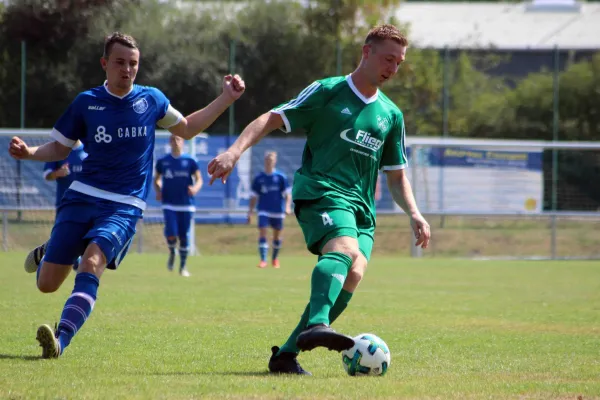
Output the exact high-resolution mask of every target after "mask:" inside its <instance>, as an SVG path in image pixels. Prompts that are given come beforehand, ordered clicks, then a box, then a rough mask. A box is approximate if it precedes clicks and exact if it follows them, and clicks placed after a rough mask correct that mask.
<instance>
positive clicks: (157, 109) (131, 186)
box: [9, 32, 245, 358]
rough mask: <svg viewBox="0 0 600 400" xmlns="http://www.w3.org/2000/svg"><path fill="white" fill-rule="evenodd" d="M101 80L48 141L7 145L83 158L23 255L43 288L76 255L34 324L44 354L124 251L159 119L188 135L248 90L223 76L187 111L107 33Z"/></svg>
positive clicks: (144, 192) (139, 207) (22, 155)
mask: <svg viewBox="0 0 600 400" xmlns="http://www.w3.org/2000/svg"><path fill="white" fill-rule="evenodd" d="M100 63H101V65H102V68H103V70H104V71H105V72H106V81H105V82H104V84H103V85H101V86H98V87H95V88H93V89H90V90H87V91H85V92H82V93H80V94H79V95H78V96H77V97H76V98H75V100H74V101H73V102H72V103H71V105H70V106H69V107H68V108H67V110H66V111H65V113H64V114H63V115H62V116H61V117H60V118H59V120H58V122H57V123H56V125H55V126H54V129H53V130H52V132H51V134H50V135H51V137H52V139H54V140H53V141H51V142H49V143H47V144H44V145H42V146H39V147H28V146H27V144H25V142H24V141H23V140H22V139H20V138H18V137H13V138H12V140H11V142H10V144H9V153H10V155H11V156H12V157H14V158H16V159H20V160H25V159H28V160H36V161H45V162H50V161H58V160H63V159H65V158H67V156H68V155H69V153H70V152H71V149H72V147H73V145H74V144H75V143H76V142H77V140H81V142H82V143H83V145H84V147H85V149H86V152H87V153H88V156H87V158H86V159H85V160H84V161H83V170H82V171H81V173H79V174H78V175H77V177H76V179H75V181H74V182H73V183H72V184H71V186H70V187H69V189H68V190H67V191H66V192H65V194H64V196H63V199H62V201H61V203H60V206H59V208H58V212H57V217H56V222H55V223H54V227H53V228H52V233H51V235H50V240H49V241H48V242H47V243H45V244H43V245H41V246H39V247H38V248H36V249H34V250H33V251H32V252H31V253H30V254H29V255H28V257H27V259H26V261H25V269H26V270H27V271H28V272H35V271H37V287H38V288H39V290H40V291H41V292H44V293H50V292H54V291H56V290H57V289H58V288H59V287H60V286H61V284H62V283H63V282H64V280H65V279H66V278H67V276H68V274H69V272H70V271H71V266H72V264H73V263H74V262H75V260H77V258H78V257H80V256H81V260H80V263H79V268H78V271H77V276H76V277H75V287H74V289H73V292H72V294H71V296H70V297H69V298H68V299H67V302H66V304H65V306H64V309H63V311H62V315H61V318H60V322H59V323H58V326H57V328H56V330H55V331H53V330H52V329H51V328H50V326H48V325H41V326H40V327H39V328H38V330H37V340H38V341H39V342H40V346H41V347H42V357H44V358H55V357H58V356H60V355H61V354H62V353H63V352H64V350H65V348H66V347H67V346H68V345H69V343H70V342H71V339H72V338H73V336H74V335H75V334H76V333H77V332H78V331H79V330H80V329H81V327H82V325H83V324H84V322H85V321H86V320H87V318H88V317H89V315H90V313H91V311H92V309H93V308H94V304H95V302H96V293H97V291H98V285H99V283H100V277H101V276H102V273H103V272H104V270H105V269H106V268H109V269H116V268H117V266H118V265H119V263H120V262H121V261H122V260H123V257H124V256H125V254H126V252H127V249H128V248H129V245H130V244H131V241H132V239H133V235H134V233H135V227H136V223H137V221H138V219H139V218H140V217H141V216H142V213H143V211H144V209H145V207H146V198H147V196H148V191H149V188H150V185H151V184H152V161H153V159H152V158H153V151H154V138H155V126H156V125H158V126H160V127H162V128H165V129H168V130H169V131H170V132H171V133H172V134H174V135H177V136H180V137H183V138H185V139H190V138H192V137H194V136H195V135H197V134H198V133H200V132H201V131H203V130H204V129H206V128H207V127H208V126H210V124H212V123H213V122H214V121H215V119H216V118H217V117H218V116H219V115H221V114H222V113H223V112H224V111H225V110H226V109H227V108H228V107H229V106H230V105H231V104H232V103H233V102H234V101H235V100H237V99H238V98H239V97H240V96H241V95H242V93H243V92H244V89H245V88H244V82H243V81H242V79H241V78H240V77H239V76H237V75H236V76H231V75H227V76H226V77H225V78H224V79H223V93H222V94H221V95H220V96H219V97H217V98H216V99H215V100H214V101H213V102H212V103H210V104H209V105H208V106H206V107H205V108H203V109H201V110H198V111H196V112H194V113H193V114H191V115H188V116H187V117H185V118H184V117H183V116H182V115H181V114H180V113H179V112H178V111H177V110H176V109H175V108H173V106H171V105H170V102H169V100H168V99H167V98H166V97H165V95H164V94H163V93H162V92H161V91H160V90H158V89H156V88H153V87H146V86H139V85H134V84H133V82H134V79H135V77H136V74H137V72H138V68H139V63H140V52H139V50H138V46H137V43H136V42H135V40H134V39H133V38H132V37H131V36H128V35H124V34H121V33H118V32H117V33H113V34H111V35H110V36H108V37H107V38H106V40H105V43H104V53H103V56H102V58H101V59H100Z"/></svg>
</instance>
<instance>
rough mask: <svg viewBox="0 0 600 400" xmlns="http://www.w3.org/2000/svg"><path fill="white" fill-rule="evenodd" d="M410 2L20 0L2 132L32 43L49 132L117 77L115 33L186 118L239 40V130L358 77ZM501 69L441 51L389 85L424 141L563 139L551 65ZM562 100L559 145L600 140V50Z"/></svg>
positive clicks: (415, 61) (573, 74)
mask: <svg viewBox="0 0 600 400" xmlns="http://www.w3.org/2000/svg"><path fill="white" fill-rule="evenodd" d="M397 3H398V0H369V1H365V0H316V1H311V2H308V3H307V2H304V3H300V2H299V3H294V2H289V1H282V0H279V1H278V0H270V1H263V0H258V1H253V2H250V3H246V5H245V6H244V7H240V6H239V3H236V2H212V3H202V6H198V7H196V6H194V5H190V6H189V7H180V6H178V5H177V3H169V2H164V1H159V0H126V1H116V0H111V1H104V0H103V1H100V0H78V1H76V2H72V1H59V0H16V1H12V2H10V3H9V5H8V6H7V7H6V8H5V9H0V20H2V21H3V23H2V24H1V27H0V125H1V126H18V123H19V104H20V83H19V82H20V73H21V71H20V60H21V41H25V42H26V43H27V74H26V77H27V91H26V95H27V102H26V103H27V107H26V121H27V126H29V127H46V128H47V127H49V126H51V125H52V124H53V123H54V122H55V120H56V119H57V118H58V116H59V115H60V114H61V113H62V111H63V110H64V109H65V108H66V106H67V105H68V104H69V102H70V101H71V100H72V99H73V98H74V97H75V95H76V94H77V93H78V92H79V91H81V90H83V89H85V88H88V87H92V86H96V85H98V84H100V83H101V82H102V81H103V79H104V77H103V72H102V70H101V68H100V65H99V58H100V56H101V54H102V43H103V38H104V36H105V35H106V34H107V33H110V32H112V31H115V30H120V31H124V32H128V33H131V34H132V35H134V36H135V37H136V38H137V40H138V41H139V43H140V47H141V56H142V59H141V68H140V72H139V75H138V83H141V84H146V85H155V86H157V87H159V88H160V89H161V90H163V91H164V92H165V93H166V94H167V96H168V97H169V98H171V99H172V102H173V104H174V105H175V106H176V107H177V108H178V109H180V110H181V111H182V112H184V113H188V112H192V111H194V110H196V109H198V108H199V107H202V106H204V105H206V104H207V103H208V102H209V101H210V100H211V99H212V98H214V97H215V96H216V95H217V94H218V93H219V92H220V82H221V78H222V76H223V75H224V74H226V73H228V72H229V70H230V67H232V66H231V65H230V62H229V61H230V60H229V58H230V57H229V52H230V46H231V43H235V51H236V57H235V63H234V64H235V65H234V66H233V69H234V72H236V73H240V74H242V75H243V77H244V79H245V80H246V83H247V88H248V89H247V93H246V95H245V96H244V97H243V98H242V99H241V100H240V101H239V102H238V103H237V104H236V109H235V116H236V118H235V123H236V127H235V128H236V130H237V131H239V130H240V129H241V128H242V127H243V126H244V125H245V124H247V123H248V122H249V121H251V120H252V119H253V118H255V117H256V116H257V115H259V114H261V113H263V112H265V111H267V110H269V109H270V108H271V107H273V106H275V105H277V104H279V103H281V102H283V101H285V100H288V99H289V98H291V97H293V96H294V95H295V94H297V93H298V92H299V91H300V90H301V89H302V88H303V87H305V86H307V85H308V84H310V83H311V82H312V81H313V80H315V79H319V78H322V77H325V76H331V75H334V74H337V73H341V74H347V73H349V72H351V71H352V70H353V69H354V68H355V67H356V66H357V64H358V62H359V61H360V49H361V45H362V41H363V40H364V36H365V34H366V32H367V30H368V29H369V28H370V27H371V26H372V25H374V24H376V23H381V22H394V21H389V20H386V15H389V14H388V11H389V7H393V6H395V5H397ZM302 4H308V6H305V5H302ZM235 7H237V8H235ZM233 10H236V11H235V12H234V11H233ZM401 28H403V27H401ZM404 28H405V27H404ZM409 37H410V32H409ZM501 62H502V60H497V59H494V58H493V57H491V56H485V55H484V56H473V55H469V54H467V53H459V52H452V56H451V57H450V62H448V59H446V58H444V57H443V54H442V53H441V52H439V51H437V50H431V49H416V48H409V51H408V55H407V61H406V63H405V64H404V65H403V66H402V67H401V69H400V71H399V73H398V77H397V78H396V79H394V80H393V81H392V82H390V83H389V84H388V85H387V86H386V87H385V88H384V91H385V92H386V93H387V94H388V96H390V97H391V98H392V99H393V100H394V101H395V102H396V103H397V104H398V105H399V107H400V108H401V109H402V110H403V112H404V114H405V119H406V122H407V131H408V133H409V134H410V135H433V136H439V135H441V134H442V133H443V128H444V117H446V118H447V120H446V122H447V124H446V126H447V129H448V133H449V134H450V135H452V136H471V137H495V138H532V139H551V138H552V133H553V92H554V90H553V79H552V74H551V73H549V72H548V71H540V72H539V73H535V74H531V75H530V76H528V77H527V78H525V79H523V80H521V81H519V82H517V84H516V86H509V84H508V82H506V81H505V80H504V79H502V77H497V76H494V75H493V74H491V73H490V72H489V66H490V63H491V64H493V65H497V64H498V63H501ZM444 91H446V93H447V97H446V98H445V97H444ZM559 92H560V102H559V112H560V130H559V137H560V138H561V139H580V140H594V139H595V138H597V137H598V133H599V130H600V110H599V109H598V108H599V107H600V106H599V104H600V101H599V100H600V97H599V96H600V56H598V57H595V58H593V59H591V60H588V61H584V62H580V63H577V64H572V65H569V66H568V67H567V68H566V69H565V71H563V72H561V75H560V90H559ZM445 100H448V101H447V103H445ZM445 104H446V106H447V112H446V113H445V112H444V105H445ZM227 120H228V118H227V115H225V116H223V117H222V118H220V119H219V120H218V121H217V123H216V124H215V125H214V126H213V128H212V130H213V131H215V132H225V131H226V130H227V128H228V124H227Z"/></svg>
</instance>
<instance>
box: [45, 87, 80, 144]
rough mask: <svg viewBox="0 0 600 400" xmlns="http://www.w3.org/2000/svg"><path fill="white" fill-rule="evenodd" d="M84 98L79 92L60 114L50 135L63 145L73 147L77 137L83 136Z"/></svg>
mask: <svg viewBox="0 0 600 400" xmlns="http://www.w3.org/2000/svg"><path fill="white" fill-rule="evenodd" d="M83 102H84V98H83V96H82V95H81V94H80V95H79V96H77V97H76V98H75V100H73V102H72V103H71V104H70V105H69V108H67V110H66V111H65V112H64V114H63V115H61V116H60V118H59V119H58V121H57V122H56V124H55V125H54V128H53V129H52V132H50V136H51V137H52V138H53V139H54V140H56V141H57V142H58V143H60V144H62V145H63V146H67V147H71V148H72V147H73V146H74V145H75V143H76V142H77V140H78V139H83V138H84V137H85V133H86V132H85V121H84V118H83V109H84V105H83Z"/></svg>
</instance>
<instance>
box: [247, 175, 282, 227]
mask: <svg viewBox="0 0 600 400" xmlns="http://www.w3.org/2000/svg"><path fill="white" fill-rule="evenodd" d="M289 190H290V185H289V183H288V180H287V178H286V176H285V175H284V174H282V173H281V172H278V171H275V172H273V173H272V174H270V175H269V174H267V173H265V172H261V173H259V174H258V175H256V177H255V178H254V181H253V182H252V195H253V196H256V197H258V205H257V209H258V215H263V216H267V217H271V218H283V217H285V198H284V195H285V193H289Z"/></svg>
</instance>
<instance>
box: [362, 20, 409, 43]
mask: <svg viewBox="0 0 600 400" xmlns="http://www.w3.org/2000/svg"><path fill="white" fill-rule="evenodd" d="M384 40H393V41H394V42H396V43H398V44H399V45H401V46H408V39H407V38H406V36H404V34H403V33H402V32H400V30H399V29H398V28H396V27H395V26H394V25H390V24H384V25H378V26H376V27H374V28H373V29H371V30H370V31H369V33H368V34H367V38H366V39H365V44H377V43H381V42H383V41H384Z"/></svg>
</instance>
